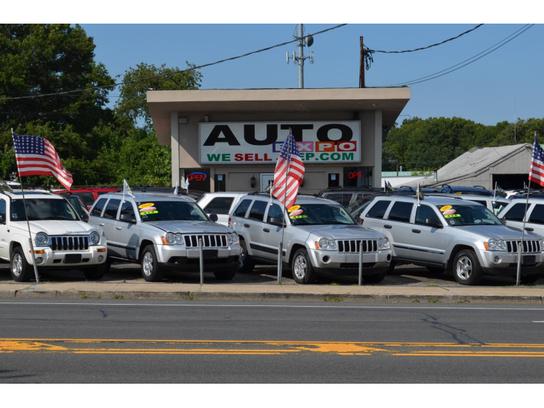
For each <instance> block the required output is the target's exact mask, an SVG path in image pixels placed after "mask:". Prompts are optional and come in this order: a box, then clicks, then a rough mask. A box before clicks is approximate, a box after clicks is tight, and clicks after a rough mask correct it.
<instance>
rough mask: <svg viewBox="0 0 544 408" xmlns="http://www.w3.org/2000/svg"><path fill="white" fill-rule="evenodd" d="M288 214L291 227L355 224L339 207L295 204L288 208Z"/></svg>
mask: <svg viewBox="0 0 544 408" xmlns="http://www.w3.org/2000/svg"><path fill="white" fill-rule="evenodd" d="M288 213H289V219H290V220H291V223H292V224H293V225H327V224H347V225H353V224H355V221H353V218H351V216H350V215H349V214H348V213H347V212H346V210H344V208H342V207H340V206H339V205H330V204H297V205H294V206H292V207H290V208H289V210H288Z"/></svg>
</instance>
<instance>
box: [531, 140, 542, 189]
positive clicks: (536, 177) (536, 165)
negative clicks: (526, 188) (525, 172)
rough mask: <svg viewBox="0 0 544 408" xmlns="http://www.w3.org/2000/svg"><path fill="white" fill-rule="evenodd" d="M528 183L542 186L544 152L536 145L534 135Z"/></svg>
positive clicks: (536, 141)
mask: <svg viewBox="0 0 544 408" xmlns="http://www.w3.org/2000/svg"><path fill="white" fill-rule="evenodd" d="M529 181H532V182H534V183H537V184H538V185H539V186H544V150H543V149H542V147H540V145H539V144H538V140H537V138H536V135H535V141H534V142H533V155H532V158H531V167H530V168H529Z"/></svg>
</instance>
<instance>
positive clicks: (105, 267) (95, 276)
mask: <svg viewBox="0 0 544 408" xmlns="http://www.w3.org/2000/svg"><path fill="white" fill-rule="evenodd" d="M109 269H110V263H109V261H106V262H104V263H103V264H100V265H96V266H95V267H94V268H88V269H84V270H83V276H85V279H86V280H92V281H97V280H100V279H102V278H103V277H104V275H105V274H106V273H107V272H108V271H109Z"/></svg>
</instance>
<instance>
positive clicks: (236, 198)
mask: <svg viewBox="0 0 544 408" xmlns="http://www.w3.org/2000/svg"><path fill="white" fill-rule="evenodd" d="M245 195H247V193H233V192H218V193H205V194H204V195H203V196H202V198H201V199H200V200H199V201H198V205H199V206H200V208H202V210H204V212H205V213H206V214H208V216H210V215H211V214H216V215H217V222H218V223H219V224H223V225H225V226H228V224H229V213H230V212H232V210H233V209H234V208H235V207H236V205H237V204H238V203H239V202H240V198H242V197H244V196H245Z"/></svg>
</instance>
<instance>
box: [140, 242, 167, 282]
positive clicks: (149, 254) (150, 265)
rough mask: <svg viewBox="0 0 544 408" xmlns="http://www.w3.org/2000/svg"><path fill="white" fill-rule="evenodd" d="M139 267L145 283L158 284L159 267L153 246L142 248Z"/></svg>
mask: <svg viewBox="0 0 544 408" xmlns="http://www.w3.org/2000/svg"><path fill="white" fill-rule="evenodd" d="M140 265H141V268H142V276H143V278H144V279H145V280H146V281H147V282H158V281H160V280H161V279H162V271H161V267H160V264H159V261H157V255H156V253H155V248H154V247H153V245H147V246H146V247H144V249H143V251H142V253H141V255H140Z"/></svg>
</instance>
